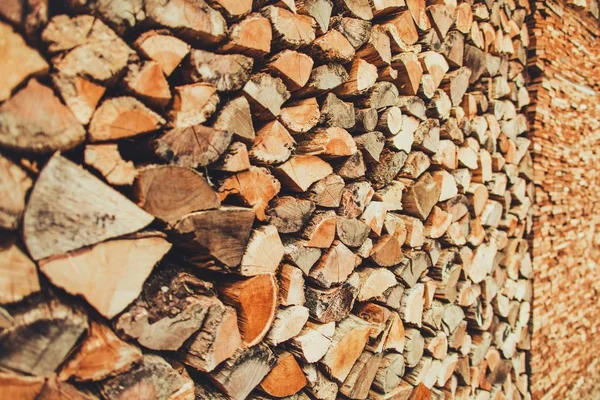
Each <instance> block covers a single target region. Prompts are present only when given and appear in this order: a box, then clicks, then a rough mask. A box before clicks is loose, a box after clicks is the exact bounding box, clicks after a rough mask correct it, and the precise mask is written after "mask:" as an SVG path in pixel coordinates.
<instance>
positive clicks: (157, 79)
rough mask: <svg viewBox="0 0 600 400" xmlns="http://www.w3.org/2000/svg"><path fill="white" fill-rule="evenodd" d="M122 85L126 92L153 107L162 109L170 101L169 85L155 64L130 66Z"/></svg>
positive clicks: (148, 62)
mask: <svg viewBox="0 0 600 400" xmlns="http://www.w3.org/2000/svg"><path fill="white" fill-rule="evenodd" d="M123 85H124V86H125V89H126V90H127V92H129V93H131V94H132V95H133V96H136V97H138V98H140V99H141V100H143V101H145V102H146V103H148V104H150V105H152V106H154V107H158V108H163V107H165V106H166V105H167V104H169V102H170V101H171V90H170V88H169V83H168V82H167V79H166V78H165V76H164V74H163V72H162V68H161V66H160V64H158V63H157V62H154V61H147V62H143V63H139V64H138V63H135V64H130V65H129V67H128V69H127V73H126V75H125V77H124V78H123Z"/></svg>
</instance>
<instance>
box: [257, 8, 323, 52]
mask: <svg viewBox="0 0 600 400" xmlns="http://www.w3.org/2000/svg"><path fill="white" fill-rule="evenodd" d="M262 14H263V15H264V16H265V17H266V18H268V19H269V21H271V28H272V29H273V39H274V42H275V44H276V46H277V47H279V48H282V47H283V48H288V49H297V48H299V47H302V46H306V45H308V44H310V43H311V42H312V41H313V40H315V25H316V24H315V20H314V19H313V18H311V17H309V16H307V15H301V14H295V12H292V11H289V10H286V9H284V8H281V7H276V6H267V7H265V8H263V9H262Z"/></svg>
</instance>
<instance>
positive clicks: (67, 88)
mask: <svg viewBox="0 0 600 400" xmlns="http://www.w3.org/2000/svg"><path fill="white" fill-rule="evenodd" d="M51 78H52V83H53V84H54V87H55V88H56V89H57V90H58V92H59V93H60V96H61V97H62V99H63V101H64V102H65V104H66V105H67V107H69V109H70V110H71V112H72V113H73V115H74V116H75V118H76V119H77V121H79V123H81V124H84V125H85V124H88V123H89V122H90V120H91V119H92V115H93V114H94V111H96V107H97V106H98V102H99V101H100V99H101V98H102V96H104V93H105V92H106V88H105V87H104V86H101V85H99V84H97V83H95V82H93V81H91V80H89V79H87V78H84V77H81V76H69V75H65V74H61V73H55V74H52V76H51Z"/></svg>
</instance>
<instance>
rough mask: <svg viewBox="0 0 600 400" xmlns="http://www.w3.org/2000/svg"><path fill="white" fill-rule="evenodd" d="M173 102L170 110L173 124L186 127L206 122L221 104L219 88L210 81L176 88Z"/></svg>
mask: <svg viewBox="0 0 600 400" xmlns="http://www.w3.org/2000/svg"><path fill="white" fill-rule="evenodd" d="M174 92H175V94H174V98H173V104H172V105H171V109H170V111H169V118H170V120H171V122H172V125H173V126H174V127H177V128H186V127H189V126H193V125H198V124H201V123H203V122H206V121H207V120H208V118H210V117H211V116H212V115H213V114H214V113H215V111H216V109H217V106H218V105H219V95H218V94H217V88H216V87H215V86H214V85H213V84H210V83H204V82H199V83H193V84H189V85H182V86H177V87H175V88H174Z"/></svg>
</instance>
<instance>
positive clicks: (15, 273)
mask: <svg viewBox="0 0 600 400" xmlns="http://www.w3.org/2000/svg"><path fill="white" fill-rule="evenodd" d="M0 255H1V257H0V270H1V271H2V274H1V277H0V288H1V290H0V304H6V303H14V302H18V301H21V300H23V299H24V298H26V297H27V296H29V295H31V294H33V293H36V292H38V291H40V282H39V278H38V275H37V270H36V267H35V264H34V263H33V261H31V259H29V257H28V256H27V255H26V254H25V253H24V252H23V251H22V250H21V248H20V247H19V245H18V244H17V242H16V238H14V237H10V236H6V237H4V238H2V240H1V242H0Z"/></svg>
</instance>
